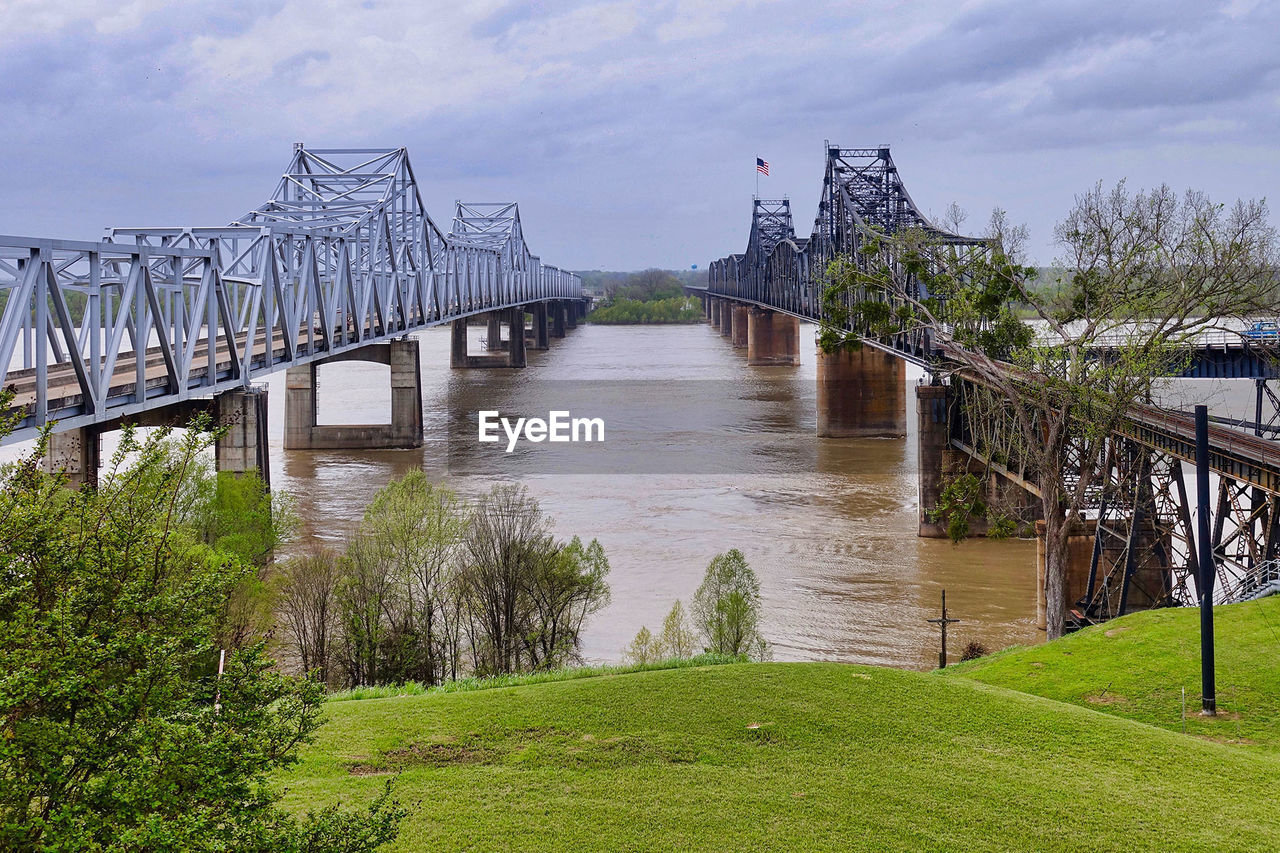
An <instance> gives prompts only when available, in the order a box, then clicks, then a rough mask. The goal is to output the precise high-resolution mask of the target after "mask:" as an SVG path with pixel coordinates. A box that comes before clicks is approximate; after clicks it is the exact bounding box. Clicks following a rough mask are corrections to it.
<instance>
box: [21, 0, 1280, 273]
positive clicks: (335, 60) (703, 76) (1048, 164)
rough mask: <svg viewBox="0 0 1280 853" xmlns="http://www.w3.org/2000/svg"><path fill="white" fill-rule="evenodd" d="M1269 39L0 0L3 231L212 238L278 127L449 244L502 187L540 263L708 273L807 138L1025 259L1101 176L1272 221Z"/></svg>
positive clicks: (815, 9) (785, 190)
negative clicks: (1249, 207) (1016, 234)
mask: <svg viewBox="0 0 1280 853" xmlns="http://www.w3.org/2000/svg"><path fill="white" fill-rule="evenodd" d="M1278 33H1280V3H1277V2H1255V0H1233V2H1228V3H1221V4H1215V3H1210V2H1178V0H1160V2H1127V0H1098V2H1052V3H1033V2H1029V0H1014V2H1003V1H1001V2H966V3H956V2H932V1H931V0H916V2H909V3H830V4H824V3H809V2H797V0H790V2H730V0H708V2H679V1H678V0H677V2H662V1H661V0H654V2H527V1H526V2H509V3H508V2H482V0H465V2H464V1H463V0H459V2H452V3H438V2H412V0H411V1H410V2H391V0H387V2H384V1H383V0H368V2H364V3H360V2H351V0H347V2H334V3H329V2H317V0H306V2H302V0H226V1H225V2H220V3H209V4H199V5H196V4H189V5H184V4H179V3H174V2H172V0H169V2H165V0H136V1H135V2H122V1H121V0H101V2H99V0H77V2H64V0H0V114H2V115H3V117H4V118H3V121H0V153H2V154H3V159H2V160H0V164H2V167H0V168H2V171H0V233H7V234H19V235H33V236H52V237H67V238H78V239H95V238H97V237H99V236H100V235H101V231H102V228H103V227H105V226H108V225H209V224H221V223H224V222H226V221H228V220H229V219H231V218H234V217H236V216H238V215H240V214H241V213H243V212H244V211H246V210H248V209H250V208H252V207H256V206H257V205H258V204H259V203H260V202H261V201H263V200H264V199H265V198H266V197H267V195H268V194H269V193H270V192H271V191H272V189H273V187H274V184H275V181H276V179H277V178H278V177H279V174H280V172H281V171H282V170H283V169H284V168H285V166H286V165H287V163H288V159H289V154H290V145H291V143H292V142H294V141H303V142H305V143H306V144H307V145H308V146H309V147H317V148H320V147H343V146H361V147H364V146H387V147H394V146H401V145H403V146H406V147H408V149H409V153H410V157H411V159H412V162H413V165H414V169H415V172H416V174H417V177H418V180H419V181H420V182H421V184H420V186H421V192H422V195H423V200H424V201H425V203H426V205H427V209H428V211H429V212H430V213H431V215H432V217H433V218H434V219H435V220H436V221H437V223H438V224H440V225H441V226H442V227H444V228H446V229H447V228H448V225H449V219H450V217H451V215H452V205H453V200H454V199H456V198H462V199H464V200H471V201H518V202H519V203H520V208H521V212H522V217H523V220H524V224H525V233H526V237H527V239H528V240H529V242H530V245H531V247H532V249H533V250H534V251H535V252H537V253H539V254H541V256H542V258H543V259H544V260H545V261H547V262H549V263H553V264H556V265H560V266H564V267H568V268H571V269H591V268H602V269H639V268H643V267H648V266H661V267H669V268H688V267H689V266H690V265H692V264H697V265H698V267H699V268H703V267H705V265H706V264H707V262H709V261H710V260H713V259H714V258H717V257H720V256H722V255H724V254H726V253H728V252H732V251H742V250H743V248H745V245H746V240H747V228H748V225H749V219H750V211H751V196H752V193H753V192H754V191H755V181H756V177H755V175H756V173H755V158H756V156H761V157H764V158H765V159H767V160H768V161H769V163H770V164H771V167H772V169H771V171H772V174H771V175H770V177H768V178H763V177H762V178H761V179H760V191H761V195H764V196H767V197H777V196H783V195H788V196H790V198H791V199H792V207H793V210H794V211H795V213H796V220H797V231H799V232H800V233H801V234H807V233H808V231H809V228H810V226H811V223H812V219H813V215H814V213H815V212H816V206H817V200H818V195H819V192H820V190H821V183H822V170H823V140H827V139H829V140H831V141H832V142H834V143H838V144H841V145H845V146H863V145H866V146H875V145H879V144H882V143H889V144H890V145H891V146H892V148H893V155H894V160H895V161H896V163H897V165H898V167H899V169H900V171H901V173H902V176H903V179H904V181H905V183H906V185H907V187H908V189H909V190H910V192H911V194H912V196H913V197H914V199H915V200H916V202H917V204H919V205H920V206H921V207H923V208H924V209H925V211H926V212H932V213H940V212H941V211H943V210H944V209H945V208H946V206H947V205H948V204H949V203H951V202H953V201H955V202H958V203H959V204H960V205H961V206H962V207H964V208H965V209H966V210H968V211H969V212H970V216H971V219H970V224H972V225H973V226H974V228H973V229H972V230H979V229H980V226H981V224H982V223H983V222H985V220H986V218H987V216H988V215H989V213H990V211H991V209H992V207H993V206H995V205H999V206H1001V207H1004V208H1005V209H1006V210H1008V211H1009V214H1010V216H1011V218H1012V219H1013V220H1014V221H1018V222H1025V223H1027V224H1028V225H1029V226H1030V228H1031V236H1032V250H1033V253H1034V254H1035V255H1036V258H1037V260H1040V261H1042V262H1047V261H1049V260H1051V259H1052V258H1053V257H1054V256H1055V254H1056V248H1055V246H1054V244H1053V225H1054V223H1055V222H1056V221H1057V220H1058V219H1059V218H1061V216H1062V214H1063V213H1064V212H1065V211H1066V210H1067V209H1068V208H1069V207H1070V205H1071V203H1072V198H1073V196H1074V195H1075V194H1076V193H1078V192H1080V191H1082V190H1085V189H1087V188H1088V187H1089V186H1091V185H1092V184H1093V183H1094V182H1096V181H1098V180H1102V181H1105V182H1108V183H1110V182H1113V181H1115V180H1117V179H1120V178H1128V180H1129V181H1130V184H1131V185H1132V186H1150V185H1152V184H1157V183H1161V182H1166V183H1169V184H1170V185H1172V186H1174V187H1176V188H1180V189H1181V188H1186V187H1194V188H1197V189H1202V190H1204V191H1206V192H1208V193H1209V194H1210V196H1211V197H1213V198H1215V199H1218V200H1223V201H1228V200H1231V199H1234V198H1236V197H1239V196H1246V197H1256V196H1269V197H1271V199H1272V202H1273V206H1276V205H1280V192H1277V187H1278V186H1280V118H1278V117H1280V42H1277V34H1278ZM1273 219H1277V217H1276V216H1274V215H1273Z"/></svg>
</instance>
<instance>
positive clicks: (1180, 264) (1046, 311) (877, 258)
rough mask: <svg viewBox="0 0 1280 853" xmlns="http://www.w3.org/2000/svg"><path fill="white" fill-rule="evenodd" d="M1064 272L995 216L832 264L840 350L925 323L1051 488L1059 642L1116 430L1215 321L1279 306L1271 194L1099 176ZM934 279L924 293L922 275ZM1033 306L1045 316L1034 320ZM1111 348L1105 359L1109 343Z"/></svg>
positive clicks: (832, 309)
mask: <svg viewBox="0 0 1280 853" xmlns="http://www.w3.org/2000/svg"><path fill="white" fill-rule="evenodd" d="M1056 237H1057V239H1058V242H1059V244H1060V245H1061V246H1062V248H1063V251H1064V257H1063V258H1062V261H1061V266H1062V268H1063V269H1062V271H1061V273H1060V274H1059V275H1057V276H1056V281H1055V282H1054V284H1053V286H1050V287H1037V286H1036V283H1035V282H1036V276H1037V270H1035V269H1034V268H1032V267H1029V266H1026V265H1025V263H1024V257H1023V246H1024V245H1025V241H1026V229H1025V228H1023V227H1012V226H1010V225H1009V223H1008V222H1007V221H1006V218H1005V216H1004V213H1003V212H1002V211H999V210H997V211H996V212H995V214H994V215H993V216H992V219H991V224H990V228H989V231H988V239H987V243H986V246H985V247H984V249H983V250H981V251H969V250H966V249H964V248H961V247H957V246H955V245H951V244H948V243H947V241H946V240H945V239H940V238H938V237H937V236H936V235H934V234H932V233H925V232H921V231H902V232H899V233H897V234H894V235H891V236H887V235H884V234H876V233H869V234H867V235H866V239H865V241H864V244H863V245H862V247H861V249H860V252H861V254H860V257H858V258H856V259H854V258H845V259H842V260H841V261H840V262H838V263H835V264H833V265H832V267H831V268H830V269H829V270H828V271H827V276H828V286H827V288H826V293H825V299H824V303H825V307H826V309H827V313H828V322H827V323H826V324H825V325H824V327H823V331H822V333H821V335H820V337H819V341H820V343H821V345H822V346H823V348H824V349H825V350H827V351H832V350H836V349H839V348H841V347H857V346H860V345H861V344H860V341H861V339H862V338H864V337H870V338H880V339H887V338H888V337H889V336H891V335H893V334H897V333H901V332H904V331H924V332H927V333H928V334H929V336H930V337H931V338H932V340H933V341H934V343H935V345H936V346H938V347H940V348H941V349H942V351H943V352H944V353H945V356H946V358H947V360H948V361H949V362H951V363H952V364H953V365H954V366H955V370H954V375H955V376H957V377H959V378H962V379H965V380H968V384H967V386H966V387H967V388H968V389H970V391H971V392H972V394H973V395H975V398H977V399H975V400H973V401H966V402H967V403H968V402H973V403H974V404H976V405H978V406H980V407H981V408H982V409H983V410H984V411H986V412H988V413H992V414H994V415H998V417H997V418H995V419H994V420H993V421H992V422H993V423H998V424H999V426H1000V429H1001V431H1002V435H1001V441H1000V442H999V444H1000V445H1001V447H1002V448H1003V449H1000V450H997V448H996V447H995V446H991V445H994V444H995V443H994V442H985V444H987V445H988V446H983V447H978V448H977V450H978V451H979V452H980V453H981V454H983V455H984V456H986V457H987V458H988V459H991V458H993V456H994V454H995V453H997V452H1000V453H1003V454H1004V455H1005V456H1006V460H1005V464H1006V465H1008V466H1010V467H1012V468H1014V469H1015V470H1021V471H1023V472H1024V476H1026V477H1027V478H1029V479H1031V480H1032V481H1034V482H1035V484H1036V487H1037V488H1038V490H1039V492H1040V503H1041V510H1042V512H1043V517H1044V524H1045V532H1044V538H1045V544H1044V547H1045V563H1046V576H1045V596H1046V602H1047V623H1048V634H1049V636H1050V637H1051V638H1052V637H1056V636H1058V635H1060V634H1061V632H1062V630H1063V625H1064V617H1065V611H1066V568H1067V555H1068V537H1069V536H1070V534H1071V532H1072V531H1073V530H1075V529H1078V526H1079V524H1080V523H1081V521H1082V519H1083V514H1084V512H1085V509H1086V506H1087V504H1088V502H1089V499H1090V496H1091V495H1092V493H1093V492H1094V490H1095V489H1096V488H1097V486H1098V485H1099V483H1100V480H1101V478H1103V477H1105V475H1106V467H1107V453H1108V448H1109V447H1110V441H1111V436H1112V435H1114V434H1115V432H1116V430H1117V428H1119V427H1120V426H1121V425H1122V424H1123V423H1124V422H1125V420H1126V419H1127V418H1128V417H1129V413H1130V412H1131V411H1132V409H1133V406H1134V405H1135V404H1137V403H1143V402H1149V401H1151V400H1152V399H1153V398H1154V392H1155V391H1156V390H1157V388H1158V386H1159V385H1160V383H1161V382H1162V381H1163V377H1166V376H1169V375H1171V374H1176V373H1177V372H1178V369H1179V368H1180V367H1181V366H1183V365H1184V364H1185V361H1186V358H1187V357H1188V352H1189V350H1190V344H1191V343H1192V342H1193V341H1194V340H1195V339H1196V338H1198V337H1199V336H1200V335H1201V334H1202V333H1203V332H1205V331H1208V330H1211V329H1221V330H1226V331H1232V330H1234V329H1238V328H1239V327H1240V324H1239V323H1238V322H1233V321H1239V320H1240V319H1242V318H1247V317H1249V316H1252V315H1253V314H1255V313H1257V312H1266V313H1268V314H1271V315H1274V313H1275V302H1276V299H1275V296H1276V293H1275V287H1276V273H1275V270H1276V269H1277V242H1276V233H1275V230H1274V229H1273V228H1272V227H1271V225H1270V224H1269V222H1268V216H1267V208H1266V205H1265V203H1263V202H1260V201H1250V202H1237V203H1236V204H1235V205H1234V206H1232V207H1231V208H1229V209H1228V208H1226V207H1224V206H1222V205H1218V204H1213V203H1211V202H1210V201H1209V200H1208V199H1207V198H1205V197H1204V196H1203V195H1201V194H1199V193H1194V192H1189V193H1187V194H1186V195H1184V196H1182V197H1179V196H1177V195H1176V194H1175V193H1174V192H1173V191H1171V190H1170V189H1169V188H1168V187H1164V186H1162V187H1159V188H1157V189H1155V190H1152V191H1150V192H1138V193H1136V194H1135V193H1130V192H1129V191H1128V190H1127V189H1126V187H1125V185H1124V183H1123V182H1122V183H1120V184H1118V185H1117V186H1116V187H1114V188H1113V189H1111V190H1104V189H1103V188H1102V186H1101V184H1099V185H1097V186H1095V187H1094V188H1093V189H1092V190H1090V191H1089V192H1087V193H1085V194H1083V195H1081V196H1079V197H1077V199H1076V203H1075V206H1074V208H1073V209H1072V210H1071V211H1070V212H1069V213H1068V214H1067V216H1066V218H1065V219H1064V220H1063V221H1062V222H1061V223H1060V224H1059V225H1058V227H1057V229H1056ZM922 284H923V285H925V287H924V288H923V289H922V288H921V287H920V285H922ZM1020 312H1021V313H1026V314H1029V315H1030V316H1031V318H1032V319H1033V320H1034V322H1035V326H1034V327H1033V326H1031V325H1029V324H1027V323H1025V322H1023V320H1022V316H1021V315H1020ZM1102 348H1106V350H1107V357H1106V358H1100V357H1098V356H1097V353H1098V351H1099V350H1100V349H1102Z"/></svg>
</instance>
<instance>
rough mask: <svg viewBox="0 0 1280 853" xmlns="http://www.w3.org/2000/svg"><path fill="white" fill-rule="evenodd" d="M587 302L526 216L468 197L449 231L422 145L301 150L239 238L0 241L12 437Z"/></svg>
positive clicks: (133, 233) (164, 231) (124, 232)
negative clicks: (475, 323)
mask: <svg viewBox="0 0 1280 853" xmlns="http://www.w3.org/2000/svg"><path fill="white" fill-rule="evenodd" d="M581 296H582V287H581V281H580V280H579V278H578V277H577V276H576V275H574V274H573V273H571V272H567V271H565V270H562V269H559V268H557V267H554V266H551V265H549V264H544V263H542V261H541V259H540V258H539V257H538V256H537V255H535V254H533V253H532V252H531V251H530V249H529V247H528V245H527V244H526V243H525V240H524V231H523V227H522V224H521V221H520V214H519V209H518V207H517V205H515V204H513V203H507V204H500V205H490V204H463V203H462V202H459V203H458V204H457V207H456V210H455V216H454V220H453V223H452V227H451V230H450V232H449V233H447V234H446V233H444V232H442V231H441V229H440V228H439V227H438V226H437V225H436V224H435V222H434V221H433V220H432V219H431V217H430V216H429V215H428V214H427V212H426V211H425V209H424V208H423V204H422V199H421V197H420V195H419V192H418V188H417V184H416V181H415V179H414V174H413V168H412V166H411V165H410V162H409V157H408V152H407V151H406V150H405V149H404V148H391V149H314V150H313V149H307V148H305V147H304V146H303V145H301V144H297V145H295V146H294V151H293V156H292V159H291V161H290V163H289V167H288V169H287V170H286V171H285V173H284V174H283V176H282V177H281V178H280V181H279V183H278V184H277V186H276V189H275V192H274V193H273V194H272V196H271V198H270V199H268V200H267V201H266V202H265V203H263V204H262V205H261V206H259V207H257V208H255V209H253V210H250V211H249V212H248V213H246V214H245V215H243V216H241V217H240V218H239V219H237V220H235V221H233V222H231V223H230V224H228V225H225V226H214V227H178V228H166V227H161V228H109V229H108V230H107V232H106V235H105V239H104V240H103V241H101V242H97V243H91V242H77V241H68V240H44V239H33V238H24V237H7V236H0V299H2V300H3V313H2V314H0V388H10V389H12V390H13V391H14V392H15V395H16V396H15V400H14V405H16V406H18V407H20V415H21V420H20V421H19V423H18V425H17V429H16V430H15V431H14V432H12V433H11V434H10V435H9V436H7V437H6V438H5V439H4V441H5V443H9V442H14V441H21V440H25V439H30V438H32V437H34V436H35V435H36V433H37V432H38V430H39V429H40V428H41V427H43V426H44V425H46V424H49V423H51V422H54V421H56V422H57V426H56V429H57V430H59V431H61V430H65V429H71V428H75V427H82V426H90V425H95V424H104V423H108V422H112V421H116V420H119V419H121V418H128V417H131V416H134V415H137V414H139V413H141V412H144V411H147V410H150V409H156V408H160V407H164V406H168V405H172V404H175V403H180V402H183V401H185V400H187V399H190V398H192V397H199V396H207V395H210V394H213V393H217V392H220V391H224V390H228V389H232V388H237V387H248V386H249V384H250V383H251V382H252V381H253V380H254V379H256V378H260V377H261V376H263V375H265V374H267V373H270V372H273V371H275V370H279V369H282V368H285V367H290V366H298V365H303V364H307V363H310V362H313V361H316V360H320V359H325V358H329V357H332V356H336V355H339V354H342V353H346V352H350V351H353V350H355V349H358V348H360V347H364V346H367V345H369V344H371V343H376V342H379V341H384V340H388V339H390V338H393V337H399V336H403V335H406V334H408V333H409V332H412V331H414V330H417V329H421V328H424V327H427V326H433V325H439V324H443V323H446V322H449V321H451V320H455V319H459V318H465V317H467V316H470V315H473V314H479V313H485V312H490V311H496V310H500V309H505V308H514V307H518V306H521V305H527V304H530V303H537V302H547V301H552V300H566V301H572V300H579V299H581ZM139 352H143V353H144V355H143V357H142V358H138V357H137V353H139Z"/></svg>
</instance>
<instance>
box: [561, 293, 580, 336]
mask: <svg viewBox="0 0 1280 853" xmlns="http://www.w3.org/2000/svg"><path fill="white" fill-rule="evenodd" d="M561 304H562V305H564V316H565V325H566V326H568V327H569V328H570V329H576V328H578V304H579V303H577V302H576V301H574V300H572V299H571V300H569V301H568V302H562V303H561Z"/></svg>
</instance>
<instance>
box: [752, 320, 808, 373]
mask: <svg viewBox="0 0 1280 853" xmlns="http://www.w3.org/2000/svg"><path fill="white" fill-rule="evenodd" d="M747 364H749V365H752V366H767V365H784V366H788V367H795V366H797V365H799V364H800V321H799V320H797V319H796V318H795V317H792V316H791V315H790V314H781V313H779V312H777V311H768V310H766V309H764V308H751V309H750V310H749V311H748V312H747Z"/></svg>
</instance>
